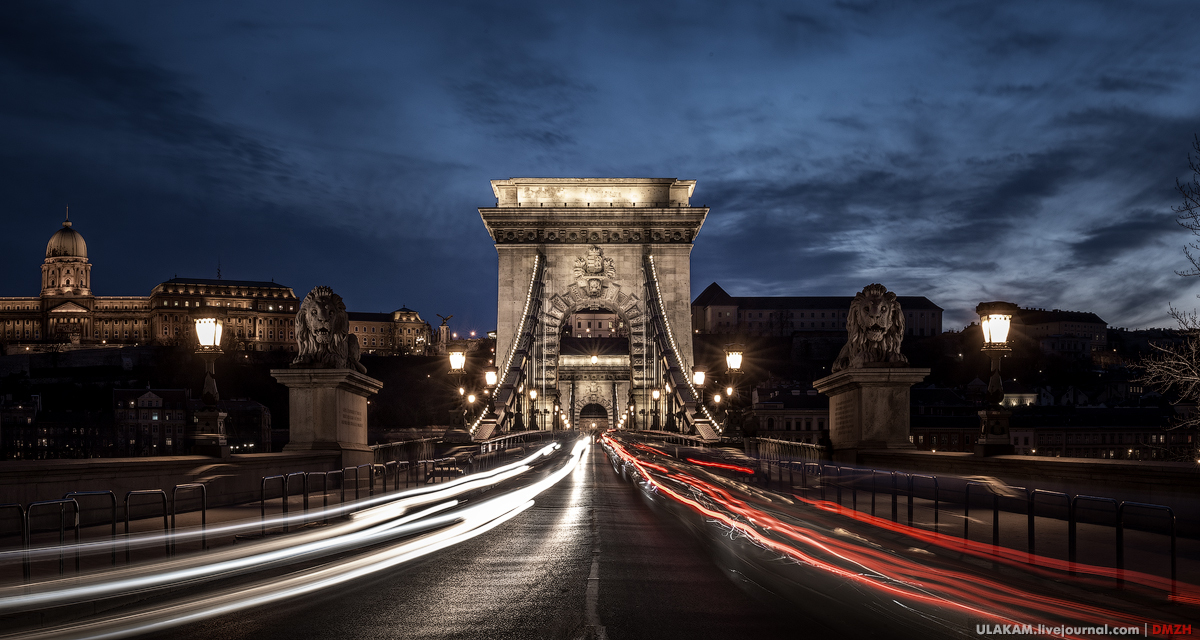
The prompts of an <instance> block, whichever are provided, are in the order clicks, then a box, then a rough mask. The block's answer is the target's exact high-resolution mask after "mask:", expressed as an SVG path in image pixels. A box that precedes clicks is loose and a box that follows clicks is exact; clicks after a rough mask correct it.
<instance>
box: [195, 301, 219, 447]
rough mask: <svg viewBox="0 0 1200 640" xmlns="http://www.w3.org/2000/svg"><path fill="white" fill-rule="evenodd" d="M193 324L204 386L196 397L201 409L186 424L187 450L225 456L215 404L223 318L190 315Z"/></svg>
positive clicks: (217, 400) (217, 395)
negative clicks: (190, 423) (202, 364)
mask: <svg viewBox="0 0 1200 640" xmlns="http://www.w3.org/2000/svg"><path fill="white" fill-rule="evenodd" d="M193 321H194V322H195V324H196V341H197V343H198V346H197V348H196V354H197V355H199V356H200V358H201V359H202V360H204V389H203V391H201V393H200V399H201V400H202V401H203V402H204V409H203V410H201V411H197V412H196V414H195V418H196V420H195V422H194V423H193V424H192V425H189V434H188V435H189V438H188V440H189V441H190V442H189V443H188V444H189V445H190V449H191V452H192V453H196V454H200V455H210V456H219V457H222V458H227V457H229V444H228V443H227V442H226V440H225V417H226V415H227V414H226V413H224V412H223V411H221V409H220V407H218V406H217V403H218V402H220V400H221V395H220V394H219V393H218V392H217V380H216V361H217V358H220V357H221V355H222V354H223V353H224V352H223V351H221V333H222V329H223V328H224V324H225V323H224V319H223V318H221V317H219V316H217V315H216V314H211V315H210V314H204V315H200V316H196V317H194V318H193Z"/></svg>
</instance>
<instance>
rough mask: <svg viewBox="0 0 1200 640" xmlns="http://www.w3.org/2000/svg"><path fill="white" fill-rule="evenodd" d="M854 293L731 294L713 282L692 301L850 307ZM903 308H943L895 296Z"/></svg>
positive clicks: (745, 305)
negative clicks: (796, 294)
mask: <svg viewBox="0 0 1200 640" xmlns="http://www.w3.org/2000/svg"><path fill="white" fill-rule="evenodd" d="M853 300H854V296H739V297H735V296H731V295H729V294H728V293H726V292H725V290H724V289H722V288H721V285H719V284H717V283H715V282H714V283H712V284H710V285H708V287H707V288H706V289H704V291H703V292H701V293H700V295H698V296H696V299H695V300H694V301H693V302H692V306H694V307H712V306H720V305H728V306H737V307H740V308H742V309H849V308H850V303H851V301H853ZM896 300H897V301H898V302H899V303H900V308H901V309H929V310H934V309H936V310H938V311H941V310H942V308H941V307H939V306H937V305H936V304H934V303H933V302H932V301H931V300H930V299H929V298H926V297H925V296H896Z"/></svg>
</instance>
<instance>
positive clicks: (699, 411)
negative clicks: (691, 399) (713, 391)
mask: <svg viewBox="0 0 1200 640" xmlns="http://www.w3.org/2000/svg"><path fill="white" fill-rule="evenodd" d="M692 386H694V387H696V393H697V394H698V395H699V397H698V398H696V414H695V416H696V419H697V420H698V419H700V418H702V417H704V369H703V368H701V367H699V366H696V367H692Z"/></svg>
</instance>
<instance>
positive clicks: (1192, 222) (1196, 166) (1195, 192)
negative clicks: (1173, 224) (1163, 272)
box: [1171, 135, 1200, 276]
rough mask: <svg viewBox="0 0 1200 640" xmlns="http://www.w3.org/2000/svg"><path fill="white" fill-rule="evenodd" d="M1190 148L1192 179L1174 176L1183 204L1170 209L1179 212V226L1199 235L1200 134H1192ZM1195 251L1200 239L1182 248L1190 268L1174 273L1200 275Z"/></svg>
mask: <svg viewBox="0 0 1200 640" xmlns="http://www.w3.org/2000/svg"><path fill="white" fill-rule="evenodd" d="M1192 148H1193V149H1195V150H1196V155H1195V156H1192V154H1190V153H1189V154H1188V167H1189V168H1190V169H1191V170H1192V179H1191V181H1190V182H1180V181H1179V178H1175V190H1176V191H1178V192H1179V195H1180V196H1183V204H1181V205H1179V206H1178V207H1171V210H1172V211H1174V212H1175V213H1177V214H1179V217H1178V220H1179V225H1180V226H1182V227H1183V228H1184V229H1187V230H1188V231H1191V232H1192V235H1195V236H1200V135H1193V137H1192ZM1196 251H1200V241H1196V240H1193V241H1191V242H1189V243H1188V245H1187V246H1186V247H1184V248H1183V254H1184V255H1186V256H1187V259H1188V261H1189V262H1191V263H1192V268H1191V269H1188V270H1186V271H1176V272H1175V273H1178V274H1179V275H1181V276H1200V256H1198V255H1197V254H1196V253H1195V252H1196Z"/></svg>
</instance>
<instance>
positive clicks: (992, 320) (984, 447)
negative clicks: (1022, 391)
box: [975, 302, 1020, 456]
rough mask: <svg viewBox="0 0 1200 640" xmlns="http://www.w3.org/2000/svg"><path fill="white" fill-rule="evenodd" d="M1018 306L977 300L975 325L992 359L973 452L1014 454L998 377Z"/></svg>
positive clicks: (1007, 348)
mask: <svg viewBox="0 0 1200 640" xmlns="http://www.w3.org/2000/svg"><path fill="white" fill-rule="evenodd" d="M1019 310H1020V308H1019V307H1018V306H1017V305H1015V304H1012V303H1011V302H981V303H979V306H977V307H975V312H976V313H978V314H979V326H980V328H981V329H982V330H983V348H982V351H983V353H985V354H987V355H988V356H989V358H990V359H991V361H992V377H991V379H990V380H989V381H988V388H987V399H986V406H985V408H984V410H983V411H980V412H979V419H980V428H979V440H978V441H977V442H976V443H975V455H977V456H996V455H1010V454H1012V453H1014V448H1013V445H1012V440H1011V439H1010V437H1009V433H1008V419H1009V417H1010V416H1011V415H1012V414H1011V413H1009V412H1008V411H1005V410H1004V408H1003V407H1002V406H1001V402H1003V401H1004V382H1003V380H1002V379H1001V377H1000V360H1001V359H1002V358H1004V356H1005V355H1007V354H1009V353H1011V352H1012V348H1011V347H1009V344H1008V333H1009V328H1010V327H1011V326H1012V317H1013V315H1015V314H1016V312H1017V311H1019Z"/></svg>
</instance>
